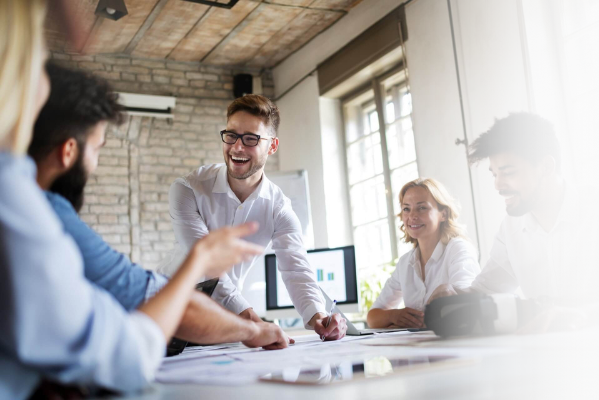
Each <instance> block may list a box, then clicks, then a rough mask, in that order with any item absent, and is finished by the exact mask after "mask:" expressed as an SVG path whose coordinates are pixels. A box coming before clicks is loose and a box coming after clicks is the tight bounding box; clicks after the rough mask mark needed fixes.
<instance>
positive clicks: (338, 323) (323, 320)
mask: <svg viewBox="0 0 599 400" xmlns="http://www.w3.org/2000/svg"><path fill="white" fill-rule="evenodd" d="M308 325H310V326H311V327H313V328H314V331H315V332H316V333H317V334H318V335H319V336H320V337H323V336H324V339H325V340H339V339H342V338H343V337H344V336H345V333H346V332H347V323H346V322H345V318H343V317H341V314H333V315H332V316H331V317H329V316H327V315H326V314H325V313H316V314H314V316H313V317H312V319H311V320H310V322H308Z"/></svg>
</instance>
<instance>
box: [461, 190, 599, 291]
mask: <svg viewBox="0 0 599 400" xmlns="http://www.w3.org/2000/svg"><path fill="white" fill-rule="evenodd" d="M578 193H579V192H578V191H577V190H574V189H567V190H566V195H565V196H564V201H563V205H562V207H561V209H560V212H559V214H558V218H557V221H556V223H555V225H554V226H553V228H552V229H550V230H549V231H545V230H544V229H543V228H542V227H541V226H540V225H539V223H538V222H537V220H536V219H535V217H534V216H533V215H532V214H530V213H529V214H526V215H524V216H522V217H511V216H507V217H506V218H505V219H504V220H503V223H502V224H501V228H500V229H499V232H498V233H497V236H496V237H495V242H494V243H493V247H492V249H491V254H490V258H489V261H488V262H487V264H486V265H485V267H484V268H483V271H482V273H481V274H480V275H479V276H478V277H477V278H476V280H475V281H474V282H473V284H472V287H473V288H474V289H475V290H477V291H479V292H482V293H487V294H494V293H516V294H521V295H523V296H524V297H525V298H539V297H551V298H553V299H562V300H567V301H568V302H572V303H579V302H580V300H582V299H587V298H589V297H592V294H593V293H591V292H590V290H592V286H595V287H596V285H597V271H598V270H599V268H597V261H596V258H597V257H596V254H597V251H596V248H597V244H598V243H599V241H598V238H597V228H596V224H597V219H596V218H595V217H594V216H595V215H597V212H596V211H595V208H596V205H595V204H594V201H593V202H587V201H584V200H583V199H582V198H581V197H579V195H578ZM518 289H520V290H521V292H520V291H518ZM577 299H578V300H577Z"/></svg>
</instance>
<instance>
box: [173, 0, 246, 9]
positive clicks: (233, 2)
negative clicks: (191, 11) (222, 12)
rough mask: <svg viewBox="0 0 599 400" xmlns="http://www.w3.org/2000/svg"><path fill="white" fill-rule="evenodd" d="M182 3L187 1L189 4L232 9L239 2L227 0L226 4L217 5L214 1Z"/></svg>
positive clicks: (192, 0)
mask: <svg viewBox="0 0 599 400" xmlns="http://www.w3.org/2000/svg"><path fill="white" fill-rule="evenodd" d="M183 1H189V2H190V3H199V4H205V5H207V6H213V7H220V8H226V9H231V8H233V6H234V5H235V4H237V3H238V2H239V0H229V2H228V3H219V2H218V1H216V0H183Z"/></svg>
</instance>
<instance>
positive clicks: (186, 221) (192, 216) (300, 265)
mask: <svg viewBox="0 0 599 400" xmlns="http://www.w3.org/2000/svg"><path fill="white" fill-rule="evenodd" d="M278 126H279V111H278V108H277V106H276V105H275V104H274V103H272V102H271V101H270V100H269V99H267V98H266V97H263V96H259V95H246V96H243V97H240V98H238V99H237V100H235V101H233V103H231V104H230V105H229V107H228V110H227V128H226V129H225V130H223V131H221V132H220V135H221V139H222V141H223V156H224V159H225V163H224V164H212V165H205V166H202V167H200V168H198V169H196V170H194V171H192V172H191V173H189V174H188V175H186V176H184V177H182V178H179V179H177V180H176V181H175V182H174V183H173V184H172V186H171V189H170V192H169V208H170V215H171V219H172V223H173V228H174V231H175V236H176V238H177V242H178V244H179V251H180V252H181V253H186V252H187V250H188V249H189V248H190V246H191V245H192V244H193V243H195V241H196V240H197V239H199V238H201V237H203V236H205V235H207V234H208V232H209V231H211V230H213V229H218V228H220V227H223V226H229V225H239V224H241V223H244V222H246V221H248V222H249V221H256V222H258V223H259V224H260V228H259V230H258V232H257V233H255V234H254V235H252V236H250V237H248V238H247V240H248V241H250V242H253V243H257V244H261V245H263V246H264V247H267V246H268V245H270V244H272V249H273V250H274V252H275V254H276V256H277V259H278V268H279V271H280V272H281V275H282V277H283V281H284V282H285V286H286V287H287V290H288V292H289V294H290V296H291V300H292V301H293V304H294V306H295V308H296V309H297V310H298V312H299V313H300V315H301V316H302V319H303V321H304V324H305V326H306V327H311V328H314V329H315V331H316V333H318V334H319V335H321V336H324V337H325V338H326V339H328V340H336V339H340V338H342V337H344V336H345V332H346V330H347V325H346V323H345V320H344V319H343V318H342V317H341V316H340V315H339V314H333V316H332V317H331V318H329V317H328V316H327V311H326V310H325V302H324V299H323V297H322V294H321V292H320V289H319V286H318V284H317V283H316V279H315V276H314V271H313V270H312V268H311V267H310V265H309V263H308V261H307V259H306V250H305V248H304V245H303V240H302V231H301V225H300V222H299V220H298V218H297V216H296V215H295V213H294V212H293V210H292V209H291V203H290V201H289V199H288V198H287V197H285V195H284V194H283V192H282V191H281V190H280V189H279V188H278V187H277V186H276V185H274V184H273V183H272V182H270V181H269V180H268V178H266V176H265V174H264V165H265V164H266V160H267V159H268V156H269V155H272V154H274V153H275V152H276V151H277V149H278V147H279V139H278V138H277V129H278ZM175 258H177V257H175ZM256 259H257V257H255V258H254V259H252V260H249V261H246V262H242V263H240V264H237V265H235V266H234V267H233V269H232V270H231V272H230V273H229V274H228V275H224V276H223V277H221V280H220V282H219V284H218V286H217V288H216V290H215V292H214V294H213V298H214V299H215V300H216V301H218V302H220V303H221V304H222V305H223V306H224V307H225V308H227V309H229V310H230V311H233V312H235V313H236V314H239V315H240V316H242V317H245V318H248V319H251V320H254V321H256V322H261V320H260V318H259V317H258V315H257V314H256V313H255V312H254V310H253V309H252V308H251V305H250V304H249V303H248V302H247V301H246V300H245V299H244V298H243V297H242V295H241V293H240V288H241V287H242V285H243V282H244V280H245V278H246V276H247V274H248V272H249V270H250V268H251V267H252V266H253V265H254V263H255V261H256ZM176 264H177V263H176V262H171V264H170V265H168V266H165V268H162V271H163V272H165V273H167V274H169V273H172V272H173V269H174V268H177V265H176Z"/></svg>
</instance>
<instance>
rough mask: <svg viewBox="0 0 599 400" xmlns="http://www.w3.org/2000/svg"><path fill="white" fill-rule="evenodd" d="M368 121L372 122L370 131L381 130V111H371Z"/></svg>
mask: <svg viewBox="0 0 599 400" xmlns="http://www.w3.org/2000/svg"><path fill="white" fill-rule="evenodd" d="M368 123H369V124H370V132H371V133H373V132H376V131H378V130H379V113H377V112H376V111H371V112H369V113H368Z"/></svg>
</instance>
